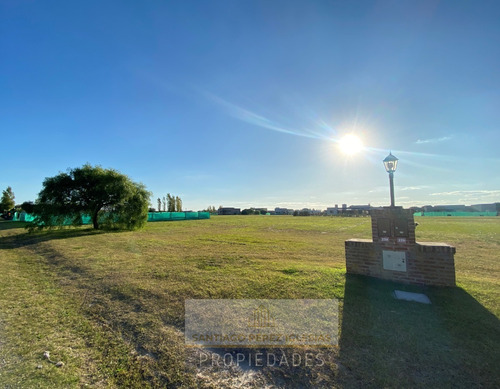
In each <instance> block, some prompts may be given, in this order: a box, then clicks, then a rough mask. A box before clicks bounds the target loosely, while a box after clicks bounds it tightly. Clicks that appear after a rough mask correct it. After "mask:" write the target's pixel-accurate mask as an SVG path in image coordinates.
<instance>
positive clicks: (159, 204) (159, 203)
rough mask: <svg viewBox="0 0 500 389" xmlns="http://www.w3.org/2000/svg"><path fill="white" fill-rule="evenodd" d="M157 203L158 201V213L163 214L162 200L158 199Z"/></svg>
mask: <svg viewBox="0 0 500 389" xmlns="http://www.w3.org/2000/svg"><path fill="white" fill-rule="evenodd" d="M164 198H165V197H164ZM157 201H158V212H161V199H160V198H159V197H158V200H157Z"/></svg>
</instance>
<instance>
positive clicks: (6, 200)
mask: <svg viewBox="0 0 500 389" xmlns="http://www.w3.org/2000/svg"><path fill="white" fill-rule="evenodd" d="M15 198H16V196H14V192H12V188H11V187H10V186H8V187H7V189H5V190H4V191H2V199H1V200H0V212H8V211H10V210H11V209H12V208H14V207H15V205H16V203H15V202H14V199H15Z"/></svg>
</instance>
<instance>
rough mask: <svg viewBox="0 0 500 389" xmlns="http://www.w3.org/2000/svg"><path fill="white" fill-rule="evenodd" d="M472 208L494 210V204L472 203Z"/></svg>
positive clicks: (483, 210)
mask: <svg viewBox="0 0 500 389" xmlns="http://www.w3.org/2000/svg"><path fill="white" fill-rule="evenodd" d="M471 207H472V210H473V211H476V212H496V211H497V206H496V204H472V205H471Z"/></svg>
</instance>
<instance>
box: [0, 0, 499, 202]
mask: <svg viewBox="0 0 500 389" xmlns="http://www.w3.org/2000/svg"><path fill="white" fill-rule="evenodd" d="M0 7H1V8H0V53H1V54H0V129H1V134H2V135H3V136H2V139H3V147H2V152H1V153H0V166H1V168H0V189H4V188H5V187H7V186H8V185H10V186H12V188H13V190H14V192H15V194H16V201H17V202H18V203H21V202H22V201H25V200H35V198H36V195H37V193H38V192H39V191H40V189H41V186H42V182H43V179H44V178H45V177H50V176H53V175H55V174H57V173H58V172H60V171H65V170H66V169H67V168H70V167H77V166H81V165H83V164H84V163H86V162H89V163H91V164H100V165H102V166H103V167H112V168H115V169H117V170H119V171H121V172H122V173H125V174H127V175H129V176H130V177H131V178H132V179H133V180H135V181H140V182H142V183H144V184H145V185H146V186H147V188H148V189H149V190H150V191H152V192H153V201H152V203H153V204H156V201H155V200H154V199H156V198H157V197H159V196H164V195H165V194H166V193H167V192H170V193H173V194H176V195H179V196H181V197H182V199H183V201H184V206H185V208H186V209H193V210H198V209H202V208H205V207H207V206H208V205H214V206H216V207H218V206H219V205H223V206H238V207H249V206H256V207H260V206H264V207H269V208H274V207H275V206H282V207H290V208H302V207H310V208H325V207H327V206H333V205H334V204H342V203H347V204H366V203H371V204H372V205H388V203H389V190H388V177H387V173H386V172H385V170H384V168H383V164H382V160H383V159H384V158H385V156H386V155H387V154H388V153H389V150H392V152H393V154H394V155H396V156H397V157H398V158H399V159H400V161H399V167H398V171H397V172H396V173H395V186H396V204H397V205H405V206H409V205H424V204H459V203H461V204H476V203H485V202H494V201H500V173H499V167H500V153H499V150H500V72H499V69H500V23H499V22H498V21H499V20H500V2H498V1H459V0H453V1H425V0H421V1H403V0H401V1H399V0H398V1H291V0H287V1H277V0H273V1H269V0H267V1H229V0H225V1H215V0H212V1H147V2H142V1H80V2H78V1H69V2H68V1H49V0H45V1H22V0H16V1H3V0H2V1H0ZM351 133H352V134H356V135H357V136H358V137H359V138H360V139H362V141H363V144H364V145H365V149H364V150H362V151H361V152H360V153H358V154H355V155H351V156H348V155H345V154H343V153H342V152H341V150H340V149H339V147H338V141H339V139H341V138H342V137H343V136H345V135H346V134H351Z"/></svg>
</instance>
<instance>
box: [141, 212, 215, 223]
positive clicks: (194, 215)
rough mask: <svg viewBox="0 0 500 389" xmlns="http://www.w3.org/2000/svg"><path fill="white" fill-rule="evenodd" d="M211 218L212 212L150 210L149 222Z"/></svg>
mask: <svg viewBox="0 0 500 389" xmlns="http://www.w3.org/2000/svg"><path fill="white" fill-rule="evenodd" d="M197 219H210V212H150V213H148V222H160V221H169V220H197Z"/></svg>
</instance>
